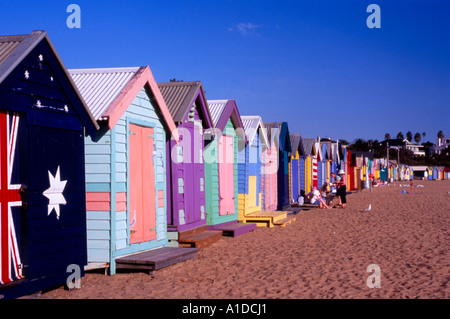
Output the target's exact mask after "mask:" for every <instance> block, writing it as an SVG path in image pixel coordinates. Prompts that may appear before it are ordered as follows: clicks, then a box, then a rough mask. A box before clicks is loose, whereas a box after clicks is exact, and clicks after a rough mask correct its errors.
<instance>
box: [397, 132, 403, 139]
mask: <svg viewBox="0 0 450 319" xmlns="http://www.w3.org/2000/svg"><path fill="white" fill-rule="evenodd" d="M397 138H398V139H402V140H403V139H404V137H403V133H402V132H398V133H397Z"/></svg>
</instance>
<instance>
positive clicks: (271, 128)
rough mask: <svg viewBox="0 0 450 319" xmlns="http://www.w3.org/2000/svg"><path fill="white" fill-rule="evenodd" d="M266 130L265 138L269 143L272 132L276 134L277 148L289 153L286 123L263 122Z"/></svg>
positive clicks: (289, 146) (289, 143) (289, 142)
mask: <svg viewBox="0 0 450 319" xmlns="http://www.w3.org/2000/svg"><path fill="white" fill-rule="evenodd" d="M264 126H265V127H266V129H267V138H268V139H269V141H271V138H272V136H271V135H272V132H274V133H278V136H276V137H277V138H278V145H279V146H278V147H279V150H281V151H286V152H291V140H290V138H289V128H288V123H287V122H264Z"/></svg>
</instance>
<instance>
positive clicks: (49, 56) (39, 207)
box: [0, 31, 92, 299]
mask: <svg viewBox="0 0 450 319" xmlns="http://www.w3.org/2000/svg"><path fill="white" fill-rule="evenodd" d="M34 35H36V37H37V38H36V39H37V40H35V41H36V42H37V44H36V42H33V41H31V42H29V44H30V45H31V44H32V45H35V44H36V45H35V46H34V47H29V46H27V47H26V48H27V49H30V51H29V53H28V54H27V55H25V56H24V57H21V58H20V59H16V58H17V57H18V56H20V55H19V54H12V55H11V56H10V58H11V59H14V67H12V68H11V69H10V70H9V71H10V73H9V75H7V76H6V78H4V79H3V80H2V81H1V82H0V101H1V103H0V113H1V116H0V121H1V125H0V127H1V133H0V137H1V140H2V142H1V144H2V151H1V153H0V154H1V158H0V162H1V163H2V164H1V167H2V170H1V175H2V176H1V178H0V179H1V180H2V181H3V182H2V189H1V190H0V191H1V192H2V194H1V198H2V205H1V207H0V209H1V215H2V216H5V215H4V213H5V209H8V205H7V204H6V203H5V201H9V200H10V199H11V198H9V197H8V196H9V195H8V193H7V194H6V196H4V193H3V192H4V191H6V192H19V188H17V189H15V188H10V189H8V190H7V189H5V188H4V187H3V185H5V184H4V182H5V181H6V180H7V175H6V174H11V175H10V178H11V179H10V184H12V185H17V186H18V187H20V186H21V185H26V186H27V188H26V190H25V193H22V195H18V196H20V199H18V201H19V202H20V205H18V204H17V203H16V204H15V205H14V206H13V207H11V208H10V209H11V215H10V216H11V218H12V222H13V223H14V225H15V229H14V230H15V231H14V233H15V237H16V240H17V246H16V248H18V249H17V250H15V253H17V254H18V255H17V256H19V257H20V259H21V264H18V267H19V269H20V271H21V272H22V274H21V276H22V277H23V278H18V277H16V275H15V274H14V275H13V276H12V278H10V279H11V280H13V281H12V282H6V280H5V281H4V279H5V277H3V276H2V281H3V284H7V285H5V286H4V285H3V284H0V295H1V298H6V299H9V298H17V297H20V296H23V295H26V294H31V293H35V292H37V291H40V290H43V289H46V288H49V287H52V286H56V285H61V284H64V283H65V282H66V279H67V267H68V266H69V265H71V264H75V265H78V266H79V267H80V270H81V273H80V275H81V276H83V275H84V269H83V268H84V265H86V263H87V256H86V206H85V204H86V202H85V166H84V142H83V135H84V128H83V127H84V126H85V125H84V124H85V123H84V122H83V118H87V117H88V115H87V114H88V112H87V111H86V110H85V109H84V108H83V104H82V100H81V99H80V98H79V97H78V96H77V94H76V93H75V90H74V88H73V86H72V84H71V82H70V79H69V78H68V76H67V73H66V70H65V69H64V67H63V65H62V64H61V63H60V61H59V60H58V57H57V56H56V54H55V53H56V52H54V50H53V49H52V47H51V46H50V45H49V43H48V42H47V37H46V36H45V33H43V32H41V31H38V32H33V34H32V35H31V36H30V37H31V39H30V38H28V39H27V41H28V40H32V38H33V36H34ZM41 35H42V36H45V37H43V38H42V37H41ZM2 40H4V38H3V39H2ZM22 44H23V45H21V44H19V45H18V47H20V48H23V47H24V45H25V44H24V42H22ZM11 59H7V60H4V61H2V62H1V63H0V65H2V66H5V64H3V63H7V64H9V62H11ZM2 75H4V74H3V73H2ZM12 121H17V122H16V124H17V125H18V126H14V127H17V131H16V133H14V134H15V136H16V139H15V140H14V139H12V140H10V141H8V140H7V138H6V137H8V136H7V134H6V132H7V123H12ZM91 126H92V123H91ZM12 132H14V130H13V127H12V126H10V128H9V133H8V134H11V135H10V136H12V134H13V133H12ZM8 143H10V145H12V146H14V145H15V147H14V148H11V149H10V150H14V152H11V154H10V157H9V158H8V160H6V159H7V156H6V154H7V153H6V148H7V146H6V145H7V144H8ZM8 147H9V146H8ZM7 161H14V163H13V165H12V167H11V170H10V171H8V172H6V170H7V169H6V167H7V166H6V165H5V163H7ZM9 163H10V164H11V162H9ZM58 173H59V174H58ZM50 175H52V176H53V177H54V178H55V179H54V180H52V179H50ZM56 183H58V184H59V186H60V185H61V183H64V185H63V187H62V189H61V193H60V195H61V196H62V197H64V200H65V204H56V205H52V204H51V203H52V202H53V204H55V203H54V201H53V200H54V198H53V199H51V196H50V197H48V196H46V195H45V194H44V192H46V191H47V190H49V189H52V188H53V191H55V187H54V186H55V184H56ZM12 185H11V186H12ZM9 186H10V185H8V188H9ZM56 191H57V190H56ZM16 195H17V194H16ZM25 203H26V204H27V205H25ZM6 216H8V215H6ZM2 219H3V218H2ZM2 222H4V219H3V221H2ZM4 225H5V224H2V230H4V228H3V226H4ZM10 226H11V225H10ZM9 230H11V229H9ZM9 234H10V235H11V236H12V234H13V233H12V230H11V232H10V233H9ZM10 235H8V236H10ZM3 240H5V237H3V236H2V238H1V239H0V241H1V246H3V245H4V242H3ZM2 258H4V254H3V255H2ZM0 264H1V265H2V269H1V271H2V274H4V272H5V271H6V272H7V271H9V270H10V269H5V268H4V265H5V264H4V263H0Z"/></svg>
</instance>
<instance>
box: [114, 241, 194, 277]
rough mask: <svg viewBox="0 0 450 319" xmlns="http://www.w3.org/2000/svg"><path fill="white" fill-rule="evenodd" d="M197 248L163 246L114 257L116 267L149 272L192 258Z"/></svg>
mask: <svg viewBox="0 0 450 319" xmlns="http://www.w3.org/2000/svg"><path fill="white" fill-rule="evenodd" d="M197 252H198V249H197V248H181V247H163V248H158V249H153V250H148V251H144V252H141V253H137V254H133V255H129V256H125V257H120V258H117V259H116V268H117V269H141V270H146V271H149V272H150V273H151V274H152V273H153V272H154V271H155V270H158V269H161V268H164V267H167V266H170V265H174V264H177V263H179V262H182V261H185V260H188V259H191V258H194V257H195V256H196V255H197Z"/></svg>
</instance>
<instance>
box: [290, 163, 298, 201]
mask: <svg viewBox="0 0 450 319" xmlns="http://www.w3.org/2000/svg"><path fill="white" fill-rule="evenodd" d="M298 170H299V160H298V159H295V158H293V159H292V160H291V181H292V188H291V190H292V194H291V198H292V200H293V201H294V202H297V199H298V195H299V194H300V189H299V180H298Z"/></svg>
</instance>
